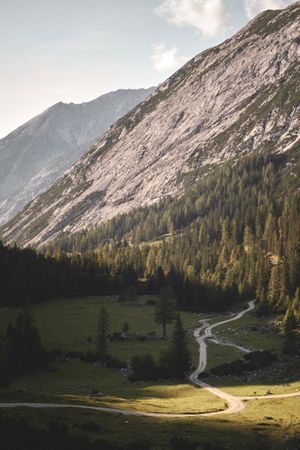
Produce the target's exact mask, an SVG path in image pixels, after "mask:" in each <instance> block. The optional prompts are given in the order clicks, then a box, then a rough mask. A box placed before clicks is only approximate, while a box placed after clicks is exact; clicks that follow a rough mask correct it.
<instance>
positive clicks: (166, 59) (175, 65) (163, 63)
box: [151, 43, 188, 72]
mask: <svg viewBox="0 0 300 450" xmlns="http://www.w3.org/2000/svg"><path fill="white" fill-rule="evenodd" d="M187 60H188V58H187V57H186V56H183V55H180V53H179V50H178V48H176V47H174V46H173V47H170V48H168V47H167V46H166V45H165V44H162V43H160V44H155V45H153V55H152V56H151V61H152V64H153V67H154V68H155V69H156V70H158V71H159V72H170V71H175V70H177V69H179V67H181V66H182V65H183V64H184V63H185V62H186V61H187Z"/></svg>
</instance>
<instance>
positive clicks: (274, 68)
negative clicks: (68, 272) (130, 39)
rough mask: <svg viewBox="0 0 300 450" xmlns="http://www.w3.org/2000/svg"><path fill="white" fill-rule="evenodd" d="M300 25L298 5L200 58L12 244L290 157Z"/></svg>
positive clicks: (86, 163)
mask: <svg viewBox="0 0 300 450" xmlns="http://www.w3.org/2000/svg"><path fill="white" fill-rule="evenodd" d="M299 25H300V3H299V2H296V3H295V4H293V5H292V6H290V7H289V8H286V9H284V10H281V11H267V12H265V13H262V14H261V15H259V16H258V17H257V18H256V19H254V20H253V21H252V22H250V23H249V24H248V25H247V26H246V27H245V28H244V29H242V30H241V31H240V32H239V33H238V34H236V35H235V36H234V37H233V38H232V39H229V40H227V41H225V42H224V43H223V44H221V45H219V46H218V47H215V48H212V49H210V50H207V51H205V52H203V53H201V54H200V55H198V56H196V57H195V58H194V59H192V60H191V61H190V62H188V63H187V64H186V65H185V66H184V67H183V68H182V69H180V70H179V71H178V72H176V73H175V74H174V75H173V76H172V77H171V78H170V79H168V80H167V81H166V82H165V83H163V84H162V85H161V86H160V87H159V88H158V89H157V90H156V91H155V92H154V93H153V94H152V95H151V96H150V97H149V98H148V99H147V100H146V101H144V102H143V103H141V104H140V105H138V106H137V107H136V108H135V109H134V110H133V111H132V112H130V113H129V114H127V115H126V116H125V117H123V118H122V119H121V120H119V121H118V122H117V123H116V124H115V125H114V126H113V127H112V128H111V129H110V130H109V131H108V132H107V133H105V134H104V135H103V136H102V138H100V139H99V140H98V141H97V142H96V144H94V145H93V146H92V147H91V149H90V151H89V152H88V153H87V154H86V155H85V156H84V157H83V158H82V159H81V160H80V161H79V162H78V163H77V164H75V166H74V167H73V168H72V169H71V170H69V171H67V172H66V173H65V175H64V176H63V177H62V178H61V179H60V180H59V181H58V182H57V183H56V184H54V185H53V186H52V188H50V189H49V190H48V191H46V192H45V193H44V194H42V195H41V196H40V197H38V198H37V199H36V200H34V201H33V202H32V203H31V204H29V205H28V206H27V207H26V208H25V209H24V210H23V211H22V212H21V213H20V214H19V215H18V216H17V217H16V218H15V219H14V220H13V221H12V222H10V223H9V224H8V225H7V226H5V227H4V228H2V229H1V235H2V237H3V238H4V239H5V240H8V241H14V240H16V241H17V242H18V243H20V244H30V245H34V246H37V245H41V244H42V243H44V242H46V241H48V240H50V239H52V238H53V237H55V236H56V235H57V234H58V233H60V232H62V231H65V232H66V231H67V232H75V231H79V230H82V229H86V228H92V227H95V226H97V225H99V224H100V223H101V222H103V221H105V220H106V219H110V218H112V217H113V216H116V215H117V214H119V213H124V212H128V211H130V210H132V209H133V208H135V207H138V206H144V205H149V204H152V203H155V202H157V201H158V200H159V199H161V198H163V197H165V196H168V195H172V196H174V195H179V194H180V193H181V192H183V191H184V189H185V187H186V185H187V184H188V183H193V182H194V181H195V179H199V178H201V177H203V176H205V175H206V174H207V173H208V172H209V171H210V170H211V169H212V168H214V167H216V166H218V165H220V164H223V163H224V162H225V161H227V160H234V159H235V158H238V159H241V158H242V156H244V155H246V154H248V153H251V152H257V151H267V150H269V151H271V152H273V153H278V152H280V153H283V152H286V153H288V152H289V150H290V149H291V148H292V147H293V146H294V145H296V143H297V142H298V141H299V120H300V119H299V98H300V92H299V70H298V68H299V58H300V39H299Z"/></svg>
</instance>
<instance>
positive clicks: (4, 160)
mask: <svg viewBox="0 0 300 450" xmlns="http://www.w3.org/2000/svg"><path fill="white" fill-rule="evenodd" d="M152 91H153V88H149V89H136V90H133V89H119V90H117V91H114V92H109V93H107V94H104V95H102V96H100V97H98V98H96V99H94V100H91V101H89V102H84V103H78V104H74V103H63V102H58V103H56V104H55V105H52V106H50V107H49V108H47V109H46V110H45V111H43V112H42V113H41V114H39V115H38V116H35V117H34V118H32V119H31V120H29V121H27V122H26V123H24V124H23V125H21V126H20V127H18V128H17V129H16V130H14V131H12V132H11V133H9V134H8V135H7V136H5V137H4V138H3V139H1V140H0V224H1V223H3V222H5V221H7V220H8V219H9V218H11V217H12V216H13V215H14V214H16V212H17V211H18V210H20V209H21V208H22V207H24V206H25V204H26V203H27V202H28V201H30V200H32V198H33V197H36V196H37V195H38V194H40V193H41V192H42V191H44V190H45V189H47V188H48V187H49V186H50V185H51V184H53V183H54V182H55V181H56V180H57V179H58V178H59V177H60V176H61V175H62V174H63V173H64V172H65V170H67V169H68V168H69V167H70V166H71V165H72V164H73V163H75V162H76V161H77V160H78V159H79V158H80V157H81V156H82V155H83V153H84V152H85V150H86V148H87V147H88V146H89V145H91V143H92V142H94V140H95V139H96V138H98V137H99V135H101V134H102V133H103V132H104V131H106V129H107V128H109V126H110V125H111V124H112V123H114V122H115V120H117V119H118V118H120V117H121V116H122V115H124V114H125V113H127V112H128V111H129V110H130V109H132V108H133V107H134V106H135V105H136V104H137V103H139V102H140V101H141V100H143V99H144V98H145V97H146V96H147V95H149V94H150V93H151V92H152Z"/></svg>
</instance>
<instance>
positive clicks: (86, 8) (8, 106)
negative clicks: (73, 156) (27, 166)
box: [0, 0, 293, 137]
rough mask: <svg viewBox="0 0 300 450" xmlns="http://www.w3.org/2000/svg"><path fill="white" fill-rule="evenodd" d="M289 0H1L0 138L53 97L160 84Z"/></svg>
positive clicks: (83, 97)
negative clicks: (269, 10) (265, 11)
mask: <svg viewBox="0 0 300 450" xmlns="http://www.w3.org/2000/svg"><path fill="white" fill-rule="evenodd" d="M291 3H293V1H289V0H0V68H1V70H0V137H3V136H5V135H6V134H8V133H9V132H10V131H12V130H13V129H15V128H16V127H17V126H19V125H21V124H22V123H24V122H25V121H26V120H28V119H30V118H31V117H33V116H34V115H36V114H39V113H40V112H42V111H43V110H44V109H46V108H48V107H49V106H50V105H52V104H54V103H57V102H58V101H64V102H75V103H76V102H83V101H87V100H91V99H93V98H96V97H98V96H99V95H101V94H103V93H105V92H108V91H111V90H116V89H119V88H138V87H149V86H152V85H156V84H158V83H160V82H162V81H163V80H164V79H165V78H167V77H168V76H169V75H170V74H171V73H172V72H174V71H175V70H176V69H177V68H178V67H180V66H181V65H182V64H183V63H184V62H185V61H187V60H188V59H189V58H191V57H193V56H194V55H195V54H197V53H199V52H200V51H202V50H204V49H206V48H208V47H211V46H213V45H216V44H218V43H220V42H221V41H223V40H224V39H225V38H227V37H229V36H230V35H232V34H233V33H234V32H235V31H237V30H238V29H239V28H241V27H242V26H243V25H244V24H245V23H246V22H247V21H248V20H249V19H250V18H252V17H254V16H255V15H256V14H257V13H259V12H261V11H262V10H264V9H270V8H280V7H284V6H286V5H288V4H291Z"/></svg>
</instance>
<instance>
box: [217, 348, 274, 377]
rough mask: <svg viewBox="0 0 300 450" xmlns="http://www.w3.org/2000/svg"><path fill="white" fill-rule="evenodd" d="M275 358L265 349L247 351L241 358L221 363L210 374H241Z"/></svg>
mask: <svg viewBox="0 0 300 450" xmlns="http://www.w3.org/2000/svg"><path fill="white" fill-rule="evenodd" d="M276 360H277V356H276V355H274V354H273V353H271V352H267V351H256V352H251V353H248V354H247V355H245V356H244V357H243V359H238V360H236V361H232V362H230V363H225V364H221V365H220V366H217V367H214V368H213V369H211V370H210V373H211V374H212V375H220V376H222V375H225V376H226V375H241V374H243V373H244V372H246V371H253V370H258V369H262V368H264V367H267V366H269V365H270V364H272V363H273V362H274V361H276Z"/></svg>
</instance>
